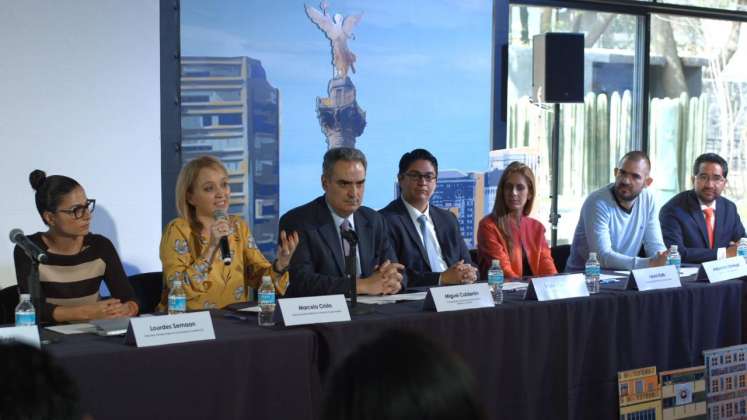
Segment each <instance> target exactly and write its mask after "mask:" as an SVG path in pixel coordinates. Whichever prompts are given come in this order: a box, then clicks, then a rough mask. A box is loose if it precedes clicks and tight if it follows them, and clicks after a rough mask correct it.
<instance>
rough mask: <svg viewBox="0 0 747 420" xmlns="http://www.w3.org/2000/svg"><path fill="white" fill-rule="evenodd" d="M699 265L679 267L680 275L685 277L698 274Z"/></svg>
mask: <svg viewBox="0 0 747 420" xmlns="http://www.w3.org/2000/svg"><path fill="white" fill-rule="evenodd" d="M698 270H700V267H680V277H687V276H692V275H695V274H698Z"/></svg>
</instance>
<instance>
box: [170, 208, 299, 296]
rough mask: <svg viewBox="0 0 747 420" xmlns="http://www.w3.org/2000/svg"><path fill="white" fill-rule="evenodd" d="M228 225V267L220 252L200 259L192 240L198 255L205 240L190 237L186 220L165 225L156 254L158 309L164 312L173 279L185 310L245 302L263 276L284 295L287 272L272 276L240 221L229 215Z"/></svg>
mask: <svg viewBox="0 0 747 420" xmlns="http://www.w3.org/2000/svg"><path fill="white" fill-rule="evenodd" d="M229 224H230V225H231V233H230V234H229V236H228V244H229V246H230V248H231V256H232V257H233V258H232V260H231V264H230V265H224V264H223V261H222V260H221V259H220V251H219V252H216V254H217V255H215V257H214V259H213V261H212V262H210V261H207V260H205V259H204V258H201V257H200V255H199V253H198V251H197V247H196V246H195V245H196V243H195V241H197V240H199V241H200V242H201V243H200V252H202V250H203V249H204V247H205V246H207V242H208V238H205V237H204V236H202V235H200V237H199V239H198V237H197V236H196V235H193V234H192V228H191V227H190V226H189V222H187V220H186V219H183V218H181V217H179V218H176V219H174V220H172V221H171V223H169V225H168V226H166V230H165V231H164V234H163V237H162V238H161V251H160V254H161V263H162V264H163V279H164V286H165V287H164V293H163V296H162V298H161V305H160V306H159V309H160V310H165V309H166V306H167V300H168V293H169V289H170V287H171V283H172V281H173V280H174V279H175V278H176V277H177V276H179V278H180V279H181V280H182V283H183V285H184V291H185V292H186V294H187V309H189V310H197V309H212V308H223V307H225V306H227V305H230V304H232V303H236V302H246V301H247V300H248V296H249V295H248V293H249V288H250V287H251V288H254V289H256V288H258V287H259V286H260V285H261V284H262V276H265V275H270V276H271V277H272V280H273V283H274V284H275V289H276V290H277V292H278V293H279V294H281V295H282V294H285V290H286V289H287V288H288V273H284V274H282V275H279V274H277V273H275V271H274V270H273V269H272V267H271V265H270V263H269V262H268V261H267V259H265V257H264V255H262V253H261V252H260V251H259V249H258V248H257V244H256V243H255V242H254V237H253V236H252V234H251V232H250V231H249V226H247V224H246V222H244V220H242V219H241V218H240V217H237V216H229Z"/></svg>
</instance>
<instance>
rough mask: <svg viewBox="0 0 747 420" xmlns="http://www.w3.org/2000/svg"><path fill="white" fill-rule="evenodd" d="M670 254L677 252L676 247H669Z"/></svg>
mask: <svg viewBox="0 0 747 420" xmlns="http://www.w3.org/2000/svg"><path fill="white" fill-rule="evenodd" d="M669 251H670V252H677V245H672V246H670V247H669Z"/></svg>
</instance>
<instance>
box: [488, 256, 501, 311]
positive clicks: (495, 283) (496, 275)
mask: <svg viewBox="0 0 747 420" xmlns="http://www.w3.org/2000/svg"><path fill="white" fill-rule="evenodd" d="M488 286H490V294H492V295H493V303H495V304H496V305H500V304H501V303H503V270H501V262H500V261H498V260H493V262H492V263H491V264H490V269H489V270H488Z"/></svg>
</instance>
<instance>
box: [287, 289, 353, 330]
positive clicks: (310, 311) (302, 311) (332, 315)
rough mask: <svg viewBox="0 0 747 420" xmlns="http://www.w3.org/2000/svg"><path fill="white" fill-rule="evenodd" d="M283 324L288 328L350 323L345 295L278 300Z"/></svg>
mask: <svg viewBox="0 0 747 420" xmlns="http://www.w3.org/2000/svg"><path fill="white" fill-rule="evenodd" d="M278 305H279V306H280V313H281V315H282V319H283V324H285V326H287V327H291V326H294V325H306V324H323V323H326V322H342V321H350V311H349V310H348V304H347V303H346V302H345V295H326V296H311V297H302V298H284V299H278Z"/></svg>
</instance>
